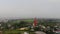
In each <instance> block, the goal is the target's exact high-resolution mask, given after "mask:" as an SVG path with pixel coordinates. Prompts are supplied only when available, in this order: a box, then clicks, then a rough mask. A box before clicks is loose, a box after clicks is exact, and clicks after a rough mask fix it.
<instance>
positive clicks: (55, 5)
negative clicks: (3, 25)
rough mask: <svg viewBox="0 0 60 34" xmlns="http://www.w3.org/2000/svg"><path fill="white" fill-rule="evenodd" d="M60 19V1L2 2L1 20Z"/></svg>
mask: <svg viewBox="0 0 60 34" xmlns="http://www.w3.org/2000/svg"><path fill="white" fill-rule="evenodd" d="M34 17H37V18H60V0H0V18H3V19H4V18H14V19H15V18H34Z"/></svg>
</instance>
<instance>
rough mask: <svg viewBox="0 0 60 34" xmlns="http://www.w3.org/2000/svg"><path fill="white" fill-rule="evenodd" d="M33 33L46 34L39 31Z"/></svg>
mask: <svg viewBox="0 0 60 34" xmlns="http://www.w3.org/2000/svg"><path fill="white" fill-rule="evenodd" d="M35 33H36V34H46V33H44V32H41V31H36V32H35Z"/></svg>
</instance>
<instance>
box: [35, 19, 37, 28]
mask: <svg viewBox="0 0 60 34" xmlns="http://www.w3.org/2000/svg"><path fill="white" fill-rule="evenodd" d="M36 25H37V19H36V18H34V27H35V26H36Z"/></svg>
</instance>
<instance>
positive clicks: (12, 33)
mask: <svg viewBox="0 0 60 34" xmlns="http://www.w3.org/2000/svg"><path fill="white" fill-rule="evenodd" d="M24 32H28V33H29V34H34V32H29V31H19V30H9V31H8V30H7V31H4V33H3V34H24Z"/></svg>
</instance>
